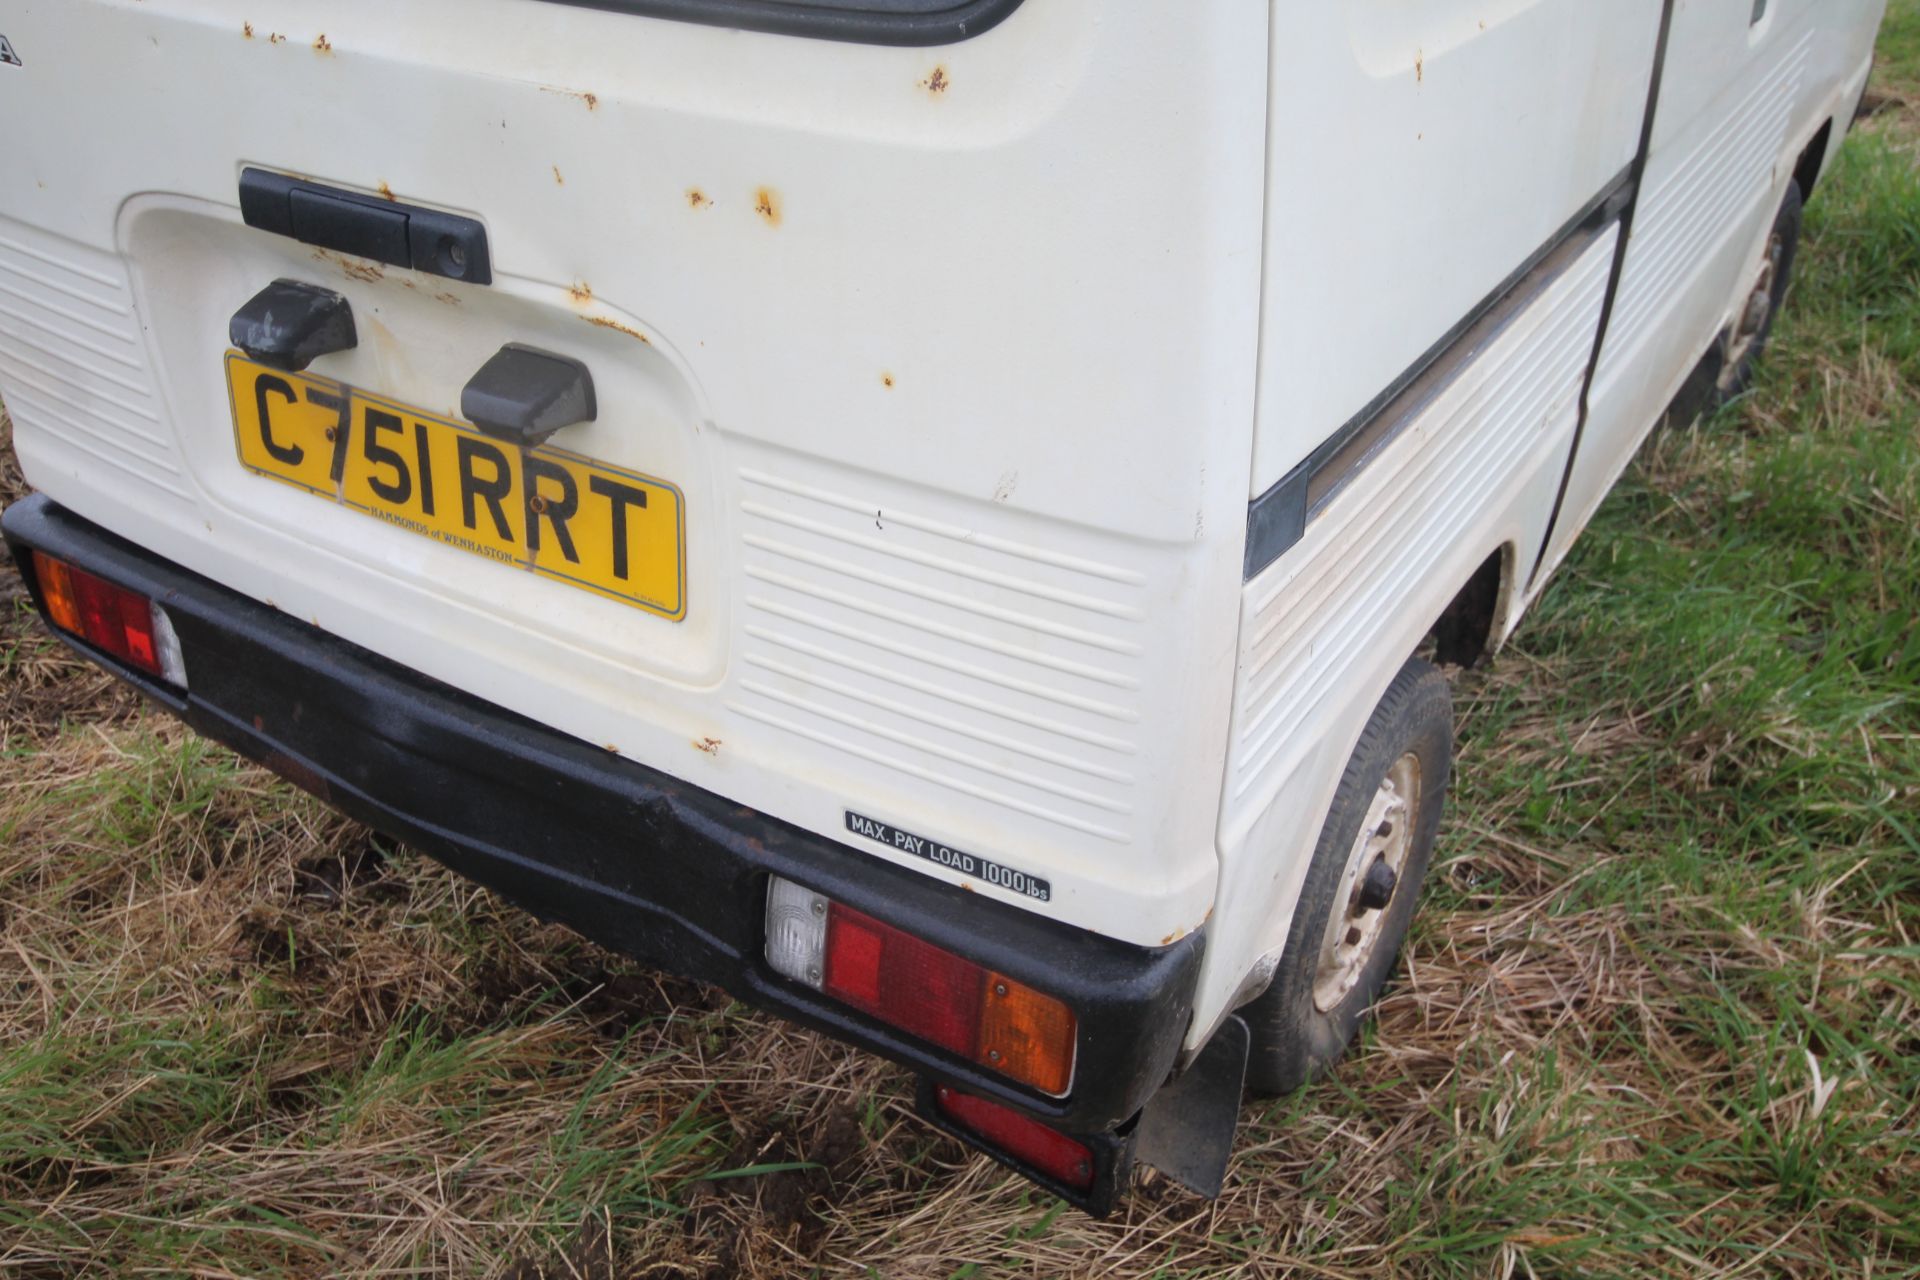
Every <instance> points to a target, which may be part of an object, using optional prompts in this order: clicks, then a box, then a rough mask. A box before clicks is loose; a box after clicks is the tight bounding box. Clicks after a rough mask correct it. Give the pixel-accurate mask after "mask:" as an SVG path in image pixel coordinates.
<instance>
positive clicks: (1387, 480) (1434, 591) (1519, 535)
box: [1195, 227, 1617, 1031]
mask: <svg viewBox="0 0 1920 1280" xmlns="http://www.w3.org/2000/svg"><path fill="white" fill-rule="evenodd" d="M1616 235H1617V228H1616V227H1608V228H1606V229H1605V230H1604V231H1602V232H1600V233H1597V234H1596V235H1594V236H1592V237H1591V238H1589V239H1588V240H1587V241H1586V243H1585V244H1584V245H1583V246H1581V248H1580V251H1579V252H1578V254H1577V255H1576V256H1573V257H1572V258H1571V260H1570V261H1568V262H1566V263H1565V264H1563V265H1559V266H1558V269H1557V270H1556V271H1555V273H1554V274H1553V276H1552V278H1551V279H1550V280H1549V281H1547V282H1546V283H1545V285H1544V287H1543V289H1542V291H1541V292H1540V294H1539V296H1538V297H1537V298H1535V299H1533V300H1532V301H1530V302H1529V303H1528V304H1527V305H1526V306H1525V308H1524V309H1523V310H1521V311H1520V312H1519V313H1518V314H1517V315H1515V316H1514V317H1513V318H1511V319H1510V320H1508V321H1507V322H1506V323H1505V325H1504V327H1503V329H1502V330H1501V332H1500V333H1499V334H1498V336H1497V337H1495V338H1494V339H1493V340H1492V341H1491V342H1490V343H1489V345H1488V346H1487V347H1486V349H1485V350H1484V351H1483V352H1482V353H1481V354H1480V355H1479V356H1478V357H1477V358H1476V359H1475V360H1474V361H1473V363H1472V364H1471V365H1470V366H1469V367H1467V368H1466V369H1464V370H1463V371H1461V372H1460V373H1459V374H1458V376H1457V377H1455V378H1454V379H1453V380H1452V382H1451V383H1450V385H1449V386H1447V387H1446V389H1444V390H1443V391H1441V392H1440V393H1439V394H1438V395H1437V396H1436V397H1435V398H1434V399H1433V400H1432V402H1431V403H1430V404H1428V405H1426V406H1425V407H1423V408H1421V409H1420V410H1419V411H1418V413H1417V416H1416V417H1415V418H1414V419H1413V420H1412V421H1411V422H1410V423H1409V424H1408V425H1407V426H1406V427H1405V428H1404V429H1403V430H1402V431H1401V433H1400V434H1399V435H1398V436H1396V437H1395V438H1394V440H1393V441H1392V443H1390V444H1388V445H1387V446H1386V447H1385V448H1384V449H1383V450H1382V451H1381V453H1380V454H1379V456H1378V457H1376V458H1375V459H1374V460H1373V461H1372V462H1371V463H1369V464H1368V466H1367V467H1366V468H1365V469H1364V470H1363V471H1362V472H1361V473H1360V475H1359V477H1358V478H1357V479H1356V480H1355V481H1354V482H1353V484H1352V485H1351V486H1350V487H1348V488H1347V489H1346V490H1344V491H1343V492H1342V493H1341V494H1340V495H1339V496H1338V497H1336V498H1334V499H1333V501H1332V502H1331V504H1330V505H1329V506H1328V508H1327V510H1326V511H1325V513H1324V514H1322V515H1321V516H1320V517H1319V518H1318V519H1316V520H1315V521H1314V522H1313V523H1312V524H1311V525H1310V526H1309V527H1308V530H1307V534H1306V537H1305V538H1304V539H1302V541H1301V542H1300V544H1299V545H1298V546H1296V547H1295V548H1293V550H1292V551H1290V552H1289V553H1288V554H1287V555H1286V556H1284V557H1282V558H1281V560H1280V561H1279V562H1277V563H1276V564H1274V565H1273V566H1272V567H1271V568H1269V569H1268V570H1267V571H1266V572H1264V573H1262V574H1261V575H1260V576H1259V577H1258V578H1256V579H1254V581H1253V582H1251V583H1249V584H1248V587H1247V592H1246V595H1245V598H1244V602H1243V605H1242V619H1241V624H1240V645H1241V650H1240V678H1239V682H1238V686H1237V688H1238V696H1237V698H1236V701H1235V705H1234V723H1233V739H1232V747H1231V749H1230V752H1229V756H1228V767H1227V779H1226V787H1225V793H1224V796H1223V798H1222V803H1221V816H1220V847H1221V857H1222V862H1223V867H1222V880H1221V888H1220V907H1219V909H1218V911H1217V912H1216V914H1215V917H1214V921H1213V924H1212V926H1211V929H1212V936H1211V938H1210V939H1209V945H1208V948H1207V953H1206V956H1205V957H1204V960H1203V969H1202V978H1201V991H1200V994H1199V997H1198V1010H1197V1013H1196V1020H1195V1026H1196V1029H1197V1030H1200V1031H1204V1030H1205V1029H1207V1028H1208V1027H1209V1026H1210V1025H1211V1019H1213V1018H1217V1017H1218V1016H1220V1015H1222V1014H1224V1013H1225V1012H1226V1011H1227V1010H1228V1009H1229V1008H1230V1007H1231V1006H1232V1004H1233V1003H1234V998H1235V996H1236V994H1238V993H1240V988H1241V984H1242V982H1243V980H1244V979H1245V977H1246V975H1247V973H1248V971H1249V968H1250V967H1252V966H1253V963H1254V960H1255V958H1256V957H1261V956H1266V957H1268V958H1269V959H1270V960H1274V959H1277V958H1278V951H1279V949H1280V948H1282V947H1283V946H1284V945H1285V942H1286V935H1287V930H1288V928H1289V926H1290V925H1291V923H1292V916H1293V909H1294V903H1295V901H1296V899H1297V897H1298V895H1299V892H1300V885H1301V882H1302V880H1303V879H1304V878H1305V876H1306V871H1307V866H1308V863H1309V862H1310V861H1311V858H1312V855H1313V850H1314V845H1315V842H1316V841H1317V839H1318V838H1319V826H1320V820H1321V817H1322V816H1323V815H1324V814H1325V813H1326V811H1327V808H1328V806H1329V805H1330V804H1331V803H1332V800H1333V792H1334V788H1335V787H1336V785H1337V784H1338V782H1339V777H1340V773H1341V771H1342V770H1343V769H1344V768H1345V766H1346V761H1347V757H1348V755H1349V754H1351V752H1352V750H1353V746H1354V743H1355V742H1356V741H1357V740H1358V738H1359V734H1360V729H1361V727H1362V726H1363V725H1364V724H1365V722H1366V719H1367V716H1368V715H1369V714H1370V712H1371V711H1372V709H1373V706H1374V705H1375V703H1377V702H1378V701H1379V699H1380V696H1381V695H1382V694H1383V693H1384V692H1385V690H1386V687H1387V685H1388V684H1389V683H1390V682H1391V681H1392V679H1393V676H1394V674H1395V673H1396V672H1397V671H1398V670H1399V668H1400V665H1401V663H1402V662H1403V661H1404V660H1405V658H1406V655H1407V654H1409V653H1411V652H1412V651H1413V649H1414V647H1415V646H1416V645H1417V644H1418V643H1419V641H1420V638H1421V637H1422V635H1424V634H1425V632H1426V630H1427V628H1428V627H1429V626H1431V625H1432V623H1433V621H1434V620H1435V619H1436V618H1437V617H1439V615H1440V612H1441V611H1442V610H1443V609H1444V608H1445V607H1446V604H1447V602H1448V600H1449V599H1450V598H1451V597H1452V594H1453V592H1454V591H1455V590H1457V588H1458V586H1459V584H1461V583H1463V582H1465V581H1466V580H1467V579H1468V578H1469V577H1471V576H1472V574H1473V572H1474V570H1475V569H1476V568H1478V567H1479V565H1480V564H1481V563H1482V562H1483V561H1485V560H1486V558H1487V557H1488V556H1489V555H1490V554H1493V553H1495V552H1498V551H1501V550H1502V549H1503V548H1505V549H1512V548H1516V547H1523V546H1527V545H1529V542H1528V540H1529V539H1533V540H1534V544H1533V545H1537V540H1538V539H1539V538H1540V537H1541V536H1542V535H1543V534H1544V532H1545V528H1546V520H1547V517H1548V513H1549V511H1550V509H1551V503H1552V499H1553V495H1554V491H1555V487H1556V485H1557V482H1558V480H1559V476H1560V466H1561V460H1562V459H1563V458H1564V457H1565V451H1566V447H1567V443H1568V441H1569V439H1570V438H1571V436H1572V433H1573V427H1574V423H1575V421H1576V419H1577V417H1578V412H1579V400H1580V388H1581V384H1582V382H1583V380H1584V378H1585V375H1586V370H1587V364H1588V361H1589V360H1590V358H1591V356H1592V352H1593V339H1594V334H1595V332H1596V328H1597V326H1598V323H1599V319H1600V308H1601V302H1602V300H1603V299H1604V297H1605V296H1606V288H1607V280H1608V277H1609V275H1610V273H1611V268H1612V264H1613V257H1614V244H1615V239H1616ZM1269 972H1270V970H1269Z"/></svg>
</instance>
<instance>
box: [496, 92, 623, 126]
mask: <svg viewBox="0 0 1920 1280" xmlns="http://www.w3.org/2000/svg"><path fill="white" fill-rule="evenodd" d="M540 92H542V93H558V94H562V95H564V96H566V97H569V98H578V99H580V101H582V102H584V103H586V104H587V110H589V111H592V110H594V109H595V108H597V107H598V106H599V105H600V95H598V94H595V93H589V92H587V91H586V90H585V89H565V88H562V87H561V86H559V85H557V84H543V85H541V86H540ZM505 123H506V121H504V120H503V121H501V124H503V125H504V124H505Z"/></svg>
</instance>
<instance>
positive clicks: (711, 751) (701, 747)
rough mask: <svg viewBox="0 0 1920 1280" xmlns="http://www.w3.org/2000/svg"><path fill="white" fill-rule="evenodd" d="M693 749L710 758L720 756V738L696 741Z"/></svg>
mask: <svg viewBox="0 0 1920 1280" xmlns="http://www.w3.org/2000/svg"><path fill="white" fill-rule="evenodd" d="M693 749H694V750H695V751H704V752H705V753H706V754H708V755H710V756H717V755H719V754H720V739H718V738H699V739H696V740H695V742H694V744H693Z"/></svg>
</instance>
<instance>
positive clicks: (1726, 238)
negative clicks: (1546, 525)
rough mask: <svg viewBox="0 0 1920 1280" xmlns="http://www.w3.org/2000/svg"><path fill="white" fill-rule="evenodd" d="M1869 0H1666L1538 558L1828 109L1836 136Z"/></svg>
mask: <svg viewBox="0 0 1920 1280" xmlns="http://www.w3.org/2000/svg"><path fill="white" fill-rule="evenodd" d="M1883 8H1884V5H1883V3H1882V0H1771V3H1769V4H1768V5H1767V6H1766V10H1765V13H1764V15H1763V16H1762V17H1761V19H1760V20H1759V21H1758V22H1757V23H1756V22H1754V21H1753V15H1754V6H1753V4H1752V3H1751V0H1706V2H1696V3H1689V4H1682V5H1679V6H1677V7H1676V9H1675V11H1674V16H1673V29H1672V34H1671V36H1670V38H1669V43H1668V51H1667V62H1666V74H1665V76H1664V78H1663V80H1662V84H1661V89H1660V103H1659V109H1658V111H1657V113H1656V115H1655V120H1654V131H1653V139H1652V145H1651V147H1650V149H1649V152H1648V159H1647V172H1646V178H1645V181H1644V182H1643V184H1642V188H1641V196H1640V204H1639V208H1638V210H1637V211H1636V213H1635V218H1634V224H1633V234H1632V240H1631V243H1630V244H1629V245H1628V248H1627V256H1626V263H1625V266H1624V269H1623V270H1622V273H1621V279H1620V286H1619V296H1618V299H1617V301H1616V303H1615V306H1614V311H1613V314H1612V317H1611V319H1610V321H1609V324H1608V328H1607V335H1606V341H1605V346H1604V347H1603V349H1602V351H1601V354H1600V362H1599V367H1598V369H1597V370H1596V372H1595V375H1594V386H1593V392H1592V395H1591V403H1590V417H1589V420H1588V423H1587V426H1586V429H1585V431H1584V432H1583V434H1582V438H1581V442H1580V448H1579V454H1578V456H1577V457H1576V458H1575V459H1574V460H1573V462H1572V467H1571V472H1570V474H1569V476H1568V482H1567V493H1566V498H1565V501H1564V504H1563V507H1562V511H1561V515H1560V517H1559V519H1558V521H1557V522H1556V524H1555V527H1554V530H1553V534H1552V540H1551V543H1550V544H1549V545H1548V547H1547V548H1546V555H1545V558H1544V563H1543V567H1544V568H1548V569H1551V568H1552V567H1553V566H1555V565H1557V564H1558V563H1559V561H1560V560H1561V559H1562V558H1563V557H1564V556H1565V555H1566V553H1567V551H1568V550H1569V549H1570V548H1571V547H1572V544H1573V541H1574V539H1575V538H1576V537H1577V536H1578V535H1579V533H1580V531H1581V530H1582V529H1583V528H1585V527H1586V524H1587V522H1588V520H1590V519H1591V518H1592V515H1593V513H1594V511H1595V510H1596V509H1597V508H1598V507H1599V505H1600V503H1601V502H1602V501H1603V500H1604V499H1605V497H1606V495H1607V492H1608V490H1610V489H1611V488H1612V487H1613V483H1614V481H1615V480H1617V479H1618V478H1619V476H1620V473H1621V472H1622V471H1623V470H1625V468H1626V466H1627V463H1628V462H1629V461H1631V459H1632V457H1633V454H1634V452H1635V450H1636V449H1638V448H1639V445H1640V442H1641V441H1642V440H1644V439H1645V438H1646V435H1647V433H1648V432H1649V431H1650V430H1651V429H1652V427H1653V425H1654V423H1655V421H1656V420H1657V419H1658V418H1659V416H1660V414H1661V413H1662V412H1663V411H1664V410H1665V409H1666V406H1667V405H1668V404H1669V403H1670V402H1671V401H1672V399H1673V397H1674V395H1675V394H1676V393H1677V392H1678V391H1679V389H1680V386H1681V384H1682V383H1683V382H1684V381H1685V380H1686V378H1687V376H1688V375H1689V374H1690V373H1691V372H1692V370H1693V368H1694V367H1695V365H1696V364H1697V363H1698V362H1699V361H1700V359H1701V357H1702V356H1703V355H1705V354H1706V353H1707V350H1708V348H1709V346H1710V345H1711V344H1712V343H1713V342H1714V341H1716V340H1717V338H1718V336H1719V335H1720V333H1721V332H1722V331H1723V329H1724V328H1725V327H1726V326H1727V325H1728V324H1729V323H1730V322H1731V320H1732V318H1733V315H1734V312H1735V310H1736V308H1737V307H1738V306H1739V305H1740V304H1741V303H1742V302H1743V301H1744V299H1743V298H1741V297H1737V296H1736V295H1737V294H1739V293H1740V292H1741V290H1742V288H1743V287H1744V284H1745V282H1746V281H1747V280H1749V279H1750V276H1749V275H1748V274H1747V273H1748V272H1749V271H1750V270H1751V268H1752V266H1753V264H1754V263H1755V262H1756V260H1757V255H1758V254H1759V253H1760V252H1761V249H1762V246H1763V244H1764V242H1765V240H1766V238H1767V236H1768V234H1769V231H1770V229H1771V227H1772V225H1773V219H1774V214H1775V212H1776V210H1777V209H1778V208H1779V205H1780V201H1781V199H1782V198H1783V196H1784V193H1785V190H1786V185H1787V182H1788V181H1789V180H1790V179H1791V178H1792V177H1793V169H1794V163H1795V161H1796V160H1797V159H1798V158H1799V155H1800V152H1801V150H1802V149H1803V148H1804V146H1805V145H1806V144H1807V141H1808V140H1809V139H1810V138H1811V137H1812V136H1813V135H1814V134H1816V133H1817V132H1818V131H1819V130H1820V128H1821V127H1822V126H1823V125H1825V124H1826V123H1827V122H1828V121H1830V120H1831V121H1833V122H1834V145H1836V146H1837V144H1838V142H1839V140H1840V139H1841V138H1842V137H1843V136H1844V134H1845V130H1846V128H1847V126H1848V125H1849V124H1850V123H1851V115H1852V105H1853V102H1854V101H1855V100H1856V99H1857V95H1858V91H1859V85H1860V84H1861V82H1862V80H1863V78H1864V76H1865V72H1866V60H1867V59H1868V58H1870V56H1871V42H1872V36H1873V32H1874V30H1875V29H1876V27H1877V25H1878V22H1879V18H1880V14H1881V12H1882V11H1883ZM1546 576H1547V575H1546V574H1545V573H1542V574H1540V575H1538V576H1537V577H1536V579H1535V582H1534V588H1535V590H1536V591H1537V590H1538V589H1539V588H1540V587H1541V586H1544V583H1545V580H1546Z"/></svg>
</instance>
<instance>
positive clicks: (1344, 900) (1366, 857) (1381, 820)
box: [1313, 752, 1420, 1013]
mask: <svg viewBox="0 0 1920 1280" xmlns="http://www.w3.org/2000/svg"><path fill="white" fill-rule="evenodd" d="M1419 805H1420V758H1419V757H1418V756H1416V755H1414V754H1413V753H1412V752H1408V753H1407V754H1406V755H1403V756H1401V757H1400V758H1399V759H1398V760H1396V761H1394V763H1393V766H1392V767H1391V768H1389V769H1388V770H1387V774H1386V776H1385V777H1384V778H1382V779H1381V780H1380V785H1379V787H1378V788H1377V789H1376V790H1375V792H1374V795H1373V801H1372V803H1371V804H1369V805H1368V806H1367V816H1366V818H1365V819H1364V820H1363V821H1362V822H1361V824H1360V832H1359V834H1358V835H1357V836H1355V838H1354V842H1353V848H1352V850H1351V851H1350V852H1349V853H1348V855H1347V865H1346V868H1345V869H1344V871H1342V873H1341V876H1340V883H1339V885H1338V887H1337V888H1336V889H1335V890H1334V900H1333V910H1332V911H1330V912H1329V913H1328V916H1327V929H1326V933H1325V935H1324V936H1323V937H1322V939H1321V943H1320V960H1319V965H1318V967H1317V968H1316V969H1315V971H1314V979H1313V1004H1314V1007H1315V1008H1316V1009H1318V1010H1319V1011H1320V1012H1322V1013H1326V1012H1328V1011H1330V1010H1332V1009H1334V1008H1335V1007H1337V1006H1338V1005H1339V1004H1340V1003H1341V1002H1342V1001H1344V1000H1345V999H1346V998H1347V996H1348V995H1349V994H1351V993H1352V991H1353V989H1354V987H1355V986H1357V985H1358V984H1359V982H1360V977H1361V975H1362V974H1363V973H1365V972H1366V969H1367V965H1368V964H1369V963H1370V962H1371V961H1372V960H1373V957H1374V952H1375V951H1376V950H1377V947H1378V943H1379V941H1380V938H1381V936H1382V935H1383V933H1384V932H1385V926H1386V917H1387V909H1388V908H1389V907H1391V906H1392V905H1393V901H1394V895H1395V893H1396V891H1397V890H1398V889H1399V887H1400V882H1401V880H1402V879H1403V878H1404V876H1405V872H1406V867H1407V858H1408V856H1409V855H1410V854H1411V852H1412V850H1413V828H1414V821H1413V819H1414V814H1415V813H1416V812H1418V810H1419Z"/></svg>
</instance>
